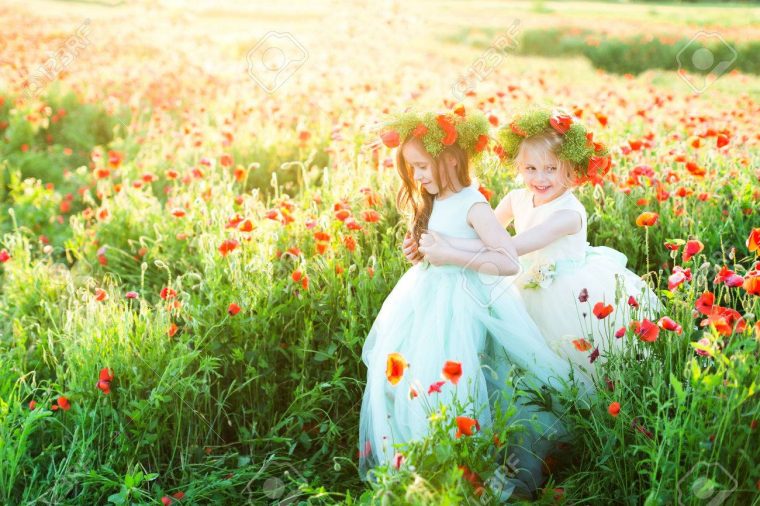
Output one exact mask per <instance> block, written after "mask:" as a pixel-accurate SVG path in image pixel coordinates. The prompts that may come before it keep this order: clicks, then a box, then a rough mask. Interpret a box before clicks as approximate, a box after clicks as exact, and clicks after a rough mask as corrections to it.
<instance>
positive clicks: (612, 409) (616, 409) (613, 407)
mask: <svg viewBox="0 0 760 506" xmlns="http://www.w3.org/2000/svg"><path fill="white" fill-rule="evenodd" d="M607 413H609V414H610V415H612V416H614V417H617V416H618V414H619V413H620V403H619V402H617V401H615V402H611V403H610V405H609V406H607Z"/></svg>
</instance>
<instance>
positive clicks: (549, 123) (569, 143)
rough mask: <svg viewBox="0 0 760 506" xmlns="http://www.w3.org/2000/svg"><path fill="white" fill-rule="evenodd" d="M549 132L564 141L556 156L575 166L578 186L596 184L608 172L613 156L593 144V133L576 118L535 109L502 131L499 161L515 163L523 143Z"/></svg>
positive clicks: (597, 144)
mask: <svg viewBox="0 0 760 506" xmlns="http://www.w3.org/2000/svg"><path fill="white" fill-rule="evenodd" d="M547 130H555V131H557V132H559V133H560V134H562V136H563V137H564V140H563V142H562V146H560V148H559V151H558V152H557V153H556V155H557V157H558V158H561V159H563V160H567V161H569V162H571V163H572V164H573V167H574V168H575V173H576V178H577V180H578V183H579V184H580V183H584V182H586V181H593V182H595V183H597V182H599V181H600V179H601V178H602V177H603V176H604V175H605V174H607V172H609V169H610V154H609V150H608V149H607V147H606V146H605V145H604V144H602V143H600V142H594V135H593V133H592V132H590V131H588V130H586V127H585V126H584V125H583V124H582V123H581V122H580V121H579V120H578V119H577V118H574V117H573V116H571V115H570V114H568V113H567V112H565V111H562V110H559V109H555V110H551V111H550V110H548V109H535V110H533V111H530V112H528V113H525V114H521V115H518V116H517V117H516V118H515V119H514V120H513V121H512V122H511V123H510V124H509V125H508V126H506V127H504V128H502V129H501V130H499V133H498V135H497V137H498V142H499V146H498V147H497V149H496V152H497V153H498V154H499V157H500V158H502V159H507V160H509V161H510V162H513V161H514V159H515V157H516V156H517V152H518V150H519V148H520V144H521V143H522V141H524V140H525V139H527V138H528V137H533V136H534V135H538V134H540V133H542V132H545V131H547Z"/></svg>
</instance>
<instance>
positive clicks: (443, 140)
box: [380, 106, 490, 158]
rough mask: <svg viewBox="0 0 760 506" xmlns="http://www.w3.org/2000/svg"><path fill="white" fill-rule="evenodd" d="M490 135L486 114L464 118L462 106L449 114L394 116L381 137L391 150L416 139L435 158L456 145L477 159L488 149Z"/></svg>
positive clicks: (385, 126)
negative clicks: (446, 148)
mask: <svg viewBox="0 0 760 506" xmlns="http://www.w3.org/2000/svg"><path fill="white" fill-rule="evenodd" d="M488 132H489V123H488V119H487V118H486V117H485V116H484V115H483V114H481V113H479V112H475V113H469V114H465V110H464V106H459V107H457V108H456V109H454V110H453V111H450V112H446V113H435V112H425V113H419V112H415V111H408V112H404V113H401V114H398V115H395V116H393V117H392V118H391V119H390V120H388V121H387V122H386V123H385V125H384V126H383V130H382V134H381V135H380V137H381V139H382V141H383V144H385V145H386V146H387V147H389V148H395V147H397V146H399V145H400V144H402V143H403V142H404V141H406V140H407V139H409V138H410V137H417V138H419V139H420V140H422V144H423V146H425V150H426V151H427V152H428V153H430V155H431V156H433V157H437V156H438V155H440V154H441V152H442V151H443V150H444V148H445V147H446V146H449V145H451V144H454V143H457V144H459V146H460V147H461V148H462V149H463V150H464V151H465V153H467V156H468V157H469V158H475V157H477V156H479V155H480V154H482V153H483V152H484V151H485V149H486V147H487V146H488V142H489V140H490V139H489V136H488Z"/></svg>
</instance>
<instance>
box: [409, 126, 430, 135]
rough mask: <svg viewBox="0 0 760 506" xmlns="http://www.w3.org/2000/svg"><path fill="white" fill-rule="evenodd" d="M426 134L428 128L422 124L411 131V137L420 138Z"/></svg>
mask: <svg viewBox="0 0 760 506" xmlns="http://www.w3.org/2000/svg"><path fill="white" fill-rule="evenodd" d="M426 133H428V127H426V126H425V124H424V123H420V124H419V125H417V126H416V127H415V129H414V130H412V137H422V136H424V135H425V134H426Z"/></svg>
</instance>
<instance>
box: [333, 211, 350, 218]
mask: <svg viewBox="0 0 760 506" xmlns="http://www.w3.org/2000/svg"><path fill="white" fill-rule="evenodd" d="M350 216H351V211H349V210H348V209H338V210H337V211H335V219H337V220H340V221H346V220H347V219H348V218H349V217H350Z"/></svg>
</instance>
